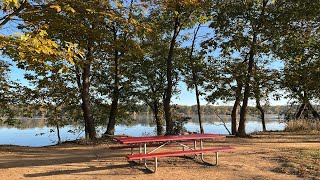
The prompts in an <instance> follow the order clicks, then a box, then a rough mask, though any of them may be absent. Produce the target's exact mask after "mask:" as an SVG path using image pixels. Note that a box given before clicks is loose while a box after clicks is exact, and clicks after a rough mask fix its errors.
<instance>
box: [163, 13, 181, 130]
mask: <svg viewBox="0 0 320 180" xmlns="http://www.w3.org/2000/svg"><path fill="white" fill-rule="evenodd" d="M179 31H180V22H179V17H178V16H177V17H176V18H175V23H174V32H173V35H172V38H171V42H170V48H169V53H168V58H167V61H166V66H167V73H166V74H167V88H166V94H165V98H164V101H163V109H164V116H165V119H166V134H172V133H173V132H172V131H173V120H172V115H171V105H170V103H171V97H172V88H173V82H172V81H173V79H172V74H173V72H172V71H173V56H174V48H175V44H176V40H177V37H178V34H179Z"/></svg>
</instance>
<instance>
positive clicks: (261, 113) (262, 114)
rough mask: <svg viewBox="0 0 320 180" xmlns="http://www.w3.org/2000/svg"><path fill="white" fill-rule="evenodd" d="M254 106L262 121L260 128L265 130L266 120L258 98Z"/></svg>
mask: <svg viewBox="0 0 320 180" xmlns="http://www.w3.org/2000/svg"><path fill="white" fill-rule="evenodd" d="M256 108H257V109H258V110H259V111H260V117H261V122H262V130H263V131H267V128H266V121H265V117H264V110H263V108H262V106H261V104H260V100H259V99H257V98H256Z"/></svg>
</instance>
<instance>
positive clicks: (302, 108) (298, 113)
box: [295, 103, 306, 119]
mask: <svg viewBox="0 0 320 180" xmlns="http://www.w3.org/2000/svg"><path fill="white" fill-rule="evenodd" d="M305 108H306V104H305V103H302V104H301V105H300V107H299V110H298V112H297V114H296V117H295V118H296V119H300V118H301V115H302V114H303V111H304V110H305Z"/></svg>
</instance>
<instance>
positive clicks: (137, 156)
mask: <svg viewBox="0 0 320 180" xmlns="http://www.w3.org/2000/svg"><path fill="white" fill-rule="evenodd" d="M233 149H234V148H233V147H214V148H206V149H201V150H185V151H172V152H159V153H150V154H131V155H127V156H126V157H127V159H129V160H136V159H148V158H154V160H155V166H154V172H156V171H157V167H158V157H170V156H180V155H188V154H201V153H205V152H215V153H216V163H215V164H211V163H208V162H205V161H204V160H203V157H201V160H202V161H203V162H205V163H207V164H210V165H218V152H222V151H229V150H233ZM145 166H146V167H147V165H146V163H145ZM147 168H148V167H147ZM148 169H149V168H148ZM149 170H151V169H149Z"/></svg>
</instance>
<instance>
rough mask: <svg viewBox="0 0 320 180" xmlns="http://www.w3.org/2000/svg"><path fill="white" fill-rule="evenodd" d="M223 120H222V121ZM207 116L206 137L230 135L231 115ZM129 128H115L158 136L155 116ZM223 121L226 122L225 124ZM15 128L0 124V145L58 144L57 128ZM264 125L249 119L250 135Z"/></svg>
mask: <svg viewBox="0 0 320 180" xmlns="http://www.w3.org/2000/svg"><path fill="white" fill-rule="evenodd" d="M219 117H220V118H221V119H222V120H221V119H220V118H219ZM219 117H218V116H216V115H204V116H203V121H204V131H205V133H217V134H228V131H227V130H226V129H225V127H224V126H223V122H225V124H226V126H227V127H228V128H229V130H230V127H231V123H230V116H229V115H219ZM134 119H135V120H134V121H132V123H131V124H130V125H125V124H120V125H117V126H116V134H127V135H131V136H146V135H155V122H154V121H153V117H152V116H142V115H136V116H135V117H134ZM222 121H223V122H222ZM20 122H21V123H20V124H19V125H17V126H16V127H12V126H8V125H5V124H0V132H1V133H0V144H13V145H22V146H47V145H53V144H56V143H57V134H56V132H55V128H54V127H48V126H46V122H45V120H44V119H41V118H38V119H36V118H35V119H22V120H21V121H20ZM266 126H267V129H268V130H283V129H284V127H285V124H284V123H280V122H279V118H278V116H277V115H266ZM185 127H186V129H187V130H188V131H192V132H199V124H198V120H197V117H196V116H193V117H192V119H191V120H190V121H189V122H188V123H186V124H185ZM261 130H262V125H261V121H260V120H259V119H258V118H257V117H254V116H251V117H248V120H247V124H246V131H247V132H248V133H251V132H254V131H261ZM97 131H98V134H102V133H103V132H104V131H105V128H104V127H99V128H98V129H97ZM60 133H61V138H62V140H63V141H67V140H74V139H77V138H79V137H83V136H84V133H83V127H81V126H80V125H77V124H73V125H68V126H65V127H63V128H61V130H60Z"/></svg>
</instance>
